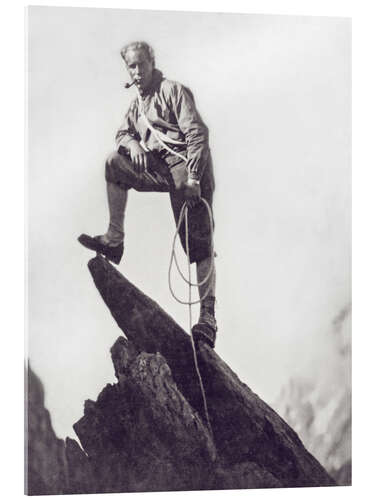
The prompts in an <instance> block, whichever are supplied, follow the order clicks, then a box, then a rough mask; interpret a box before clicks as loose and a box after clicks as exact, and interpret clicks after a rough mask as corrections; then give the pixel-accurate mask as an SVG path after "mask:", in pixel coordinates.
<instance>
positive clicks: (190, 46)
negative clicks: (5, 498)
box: [25, 5, 352, 495]
mask: <svg viewBox="0 0 375 500" xmlns="http://www.w3.org/2000/svg"><path fill="white" fill-rule="evenodd" d="M135 7H136V5H135ZM351 32H352V21H351V18H350V17H345V16H315V15H311V16H309V15H279V14H250V13H235V12H233V13H223V12H217V13H215V12H196V11H183V12H182V11H172V10H170V11H166V10H164V11H162V10H156V9H155V10H137V9H136V8H134V9H130V8H123V9H119V8H89V7H55V6H50V7H49V6H30V7H28V8H27V11H26V33H27V34H26V59H27V67H26V79H27V94H26V99H27V103H26V106H27V122H26V134H27V148H26V170H27V180H26V188H25V189H26V200H27V207H26V217H27V220H26V224H27V234H26V239H27V255H26V260H27V273H26V307H27V324H26V330H27V349H26V359H25V366H26V382H27V383H26V385H25V400H26V403H25V409H26V417H25V424H26V425H25V493H26V494H27V495H67V494H84V493H135V492H171V491H175V492H177V491H191V492H196V491H203V490H206V491H210V490H246V489H247V490H254V489H266V488H272V489H275V488H311V487H325V488H334V487H340V486H341V487H346V486H351V485H352V328H351V325H352V286H351V281H352V279H351V244H352V243H351V239H352V225H351V156H352V150H351V149H352V143H351V142H352V138H351V134H352V124H351V121H352V116H351V115H352V109H351V106H352V102H351V92H352V83H351V78H352V33H351Z"/></svg>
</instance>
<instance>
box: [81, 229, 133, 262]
mask: <svg viewBox="0 0 375 500" xmlns="http://www.w3.org/2000/svg"><path fill="white" fill-rule="evenodd" d="M78 241H79V242H80V243H81V245H83V246H84V247H85V248H88V249H89V250H93V251H94V252H97V253H99V254H102V255H104V257H106V258H107V259H108V260H110V261H111V262H113V263H114V264H119V263H120V261H121V258H122V255H123V253H124V244H123V243H120V245H118V246H116V247H109V246H108V245H103V243H100V241H98V240H97V239H96V238H93V237H91V236H88V235H87V234H81V236H79V237H78Z"/></svg>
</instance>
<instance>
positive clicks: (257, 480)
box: [28, 256, 335, 494]
mask: <svg viewBox="0 0 375 500" xmlns="http://www.w3.org/2000/svg"><path fill="white" fill-rule="evenodd" d="M89 269H90V272H91V274H92V276H93V279H94V282H95V285H96V287H97V288H98V290H99V292H100V294H101V296H102V297H103V300H104V302H105V303H106V304H107V306H108V307H109V309H110V311H111V313H112V315H113V317H114V319H115V320H116V322H117V324H118V325H119V327H120V328H121V329H122V331H123V332H124V333H125V335H126V338H125V337H122V336H121V337H119V338H118V339H117V341H116V342H115V344H114V345H113V347H112V349H111V356H112V361H113V365H114V368H115V374H116V377H117V379H118V382H117V383H116V384H112V385H111V384H108V385H107V386H106V387H105V388H104V389H103V390H102V392H101V393H100V394H99V396H98V399H97V401H96V402H93V401H90V400H88V401H86V402H85V408H84V415H83V417H82V418H81V419H80V420H79V421H78V422H77V423H76V424H74V426H73V427H74V430H75V432H76V433H77V435H78V437H79V439H80V442H81V444H82V447H83V450H82V448H81V447H80V446H79V445H78V443H77V442H76V441H74V440H71V439H69V438H68V439H67V440H66V443H65V445H64V443H63V442H61V440H58V439H57V438H56V436H55V435H54V433H53V430H52V429H51V428H50V427H49V428H48V436H47V435H46V436H45V434H44V429H41V428H38V429H37V430H34V431H33V434H32V435H30V436H29V438H31V442H32V443H35V442H36V441H42V442H43V443H44V442H45V443H47V442H48V447H47V445H43V449H42V450H41V451H40V452H39V451H38V453H36V454H35V452H34V451H33V453H34V454H30V452H29V459H30V460H31V465H32V470H31V472H30V473H29V488H28V489H29V493H30V491H31V492H32V494H46V493H109V492H137V491H138V492H141V491H170V490H175V491H177V490H204V489H239V488H275V487H299V486H331V485H334V484H335V482H334V480H333V479H332V478H331V477H330V476H329V474H328V473H327V472H326V471H325V469H324V468H323V467H322V466H321V465H320V464H319V462H318V461H317V460H316V459H315V458H314V457H313V456H312V455H311V454H310V453H309V452H307V451H306V449H305V448H304V446H303V445H302V443H301V441H300V439H299V437H298V436H297V434H296V433H295V432H294V431H293V430H292V429H291V428H290V427H289V426H288V425H287V424H286V422H285V421H284V420H282V419H281V418H280V417H279V416H278V415H277V413H275V412H274V411H273V410H272V409H271V408H270V407H269V406H267V405H266V404H265V403H264V402H263V401H262V400H261V399H260V398H259V397H258V396H257V395H256V394H254V393H253V392H252V391H251V390H250V389H249V388H248V387H247V386H246V385H244V384H243V383H242V382H241V381H240V380H239V379H238V377H237V376H236V375H235V374H234V373H233V372H232V371H231V369H230V368H229V367H228V366H227V365H226V364H225V363H224V361H223V360H222V359H220V357H219V356H218V355H217V354H216V353H215V352H214V351H213V350H212V349H211V348H209V347H208V346H206V345H205V344H199V346H198V361H199V366H200V370H201V375H202V379H203V383H204V386H205V390H206V397H207V405H208V412H209V415H210V423H211V426H212V431H213V435H211V434H210V432H209V431H208V430H207V425H206V422H205V413H204V411H203V403H202V395H201V392H200V387H199V383H198V377H197V373H196V371H195V368H194V361H193V354H192V346H191V343H190V338H189V336H188V335H187V334H186V333H185V332H184V331H183V330H182V329H181V328H180V327H179V326H178V325H177V324H176V323H175V322H174V320H173V319H172V318H171V317H170V316H168V315H167V314H166V313H165V312H164V311H163V310H162V309H161V308H160V307H159V306H158V305H157V304H156V303H155V302H154V301H152V300H151V299H149V298H148V297H146V296H145V295H144V294H143V293H142V292H140V291H139V290H138V289H137V288H136V287H135V286H134V285H132V284H131V283H130V282H129V281H128V280H126V279H125V278H124V277H123V276H122V275H121V274H120V273H119V272H118V271H117V270H116V269H114V268H113V266H111V265H110V264H109V263H108V262H107V261H106V260H105V259H103V258H102V257H99V256H98V257H96V258H95V259H92V260H91V261H90V262H89ZM29 413H30V412H29ZM31 413H32V414H33V416H32V420H35V417H34V415H44V418H45V415H46V410H45V408H44V405H43V398H40V397H39V401H38V404H37V405H34V406H33V408H32V409H31ZM47 413H48V412H47ZM47 420H48V419H47ZM34 427H35V425H34ZM51 432H52V433H51ZM29 446H30V445H29ZM33 446H34V445H32V446H31V447H32V448H33ZM47 448H48V449H47ZM52 451H53V454H52V455H53V458H52V459H50V456H51V453H52ZM30 460H29V463H30ZM43 461H44V462H45V463H46V464H47V463H48V462H49V461H51V464H54V465H53V467H52V468H51V469H50V471H49V472H48V473H46V472H45V470H46V467H45V468H43V467H40V466H39V464H40V463H41V462H43ZM34 465H35V466H34ZM41 470H42V471H43V474H42V475H41V477H42V480H43V483H40V484H39V483H38V481H39V476H40V474H39V472H40V471H41ZM38 474H39V475H38ZM35 485H36V486H35ZM48 488H49V489H48ZM52 490H53V491H52Z"/></svg>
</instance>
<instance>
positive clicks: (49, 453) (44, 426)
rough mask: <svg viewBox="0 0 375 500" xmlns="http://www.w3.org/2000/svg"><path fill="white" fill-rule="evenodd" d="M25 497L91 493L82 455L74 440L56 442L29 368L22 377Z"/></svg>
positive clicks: (39, 385)
mask: <svg viewBox="0 0 375 500" xmlns="http://www.w3.org/2000/svg"><path fill="white" fill-rule="evenodd" d="M26 376H27V379H26V406H25V409H26V418H25V424H26V439H27V442H26V449H25V459H26V468H25V469H26V470H25V472H26V477H25V493H26V494H27V495H61V494H66V493H91V492H93V476H92V473H91V466H90V463H89V460H88V458H87V456H86V454H85V453H84V452H83V451H82V449H81V448H80V446H79V444H78V443H77V442H76V441H74V439H69V438H67V439H66V442H65V443H64V441H63V440H62V439H58V438H57V436H56V434H55V431H54V430H53V428H52V425H51V417H50V414H49V411H48V410H47V409H46V408H45V406H44V389H43V384H42V382H41V381H40V379H39V378H38V377H37V376H36V375H35V373H34V372H33V370H32V369H31V367H30V366H29V367H28V370H27V373H26Z"/></svg>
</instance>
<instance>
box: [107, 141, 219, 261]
mask: <svg viewBox="0 0 375 500" xmlns="http://www.w3.org/2000/svg"><path fill="white" fill-rule="evenodd" d="M187 177H188V171H187V166H186V163H185V162H184V161H183V160H180V159H179V158H177V160H175V159H174V158H171V157H167V158H165V159H163V158H161V157H160V156H159V155H157V154H153V153H152V154H151V155H150V166H149V167H148V168H147V170H146V171H144V172H141V173H139V172H137V170H136V169H135V167H134V165H133V164H132V162H131V159H130V156H129V155H128V154H127V152H126V151H125V150H122V151H121V152H117V151H116V152H114V153H112V154H111V155H110V156H109V158H108V159H107V161H106V164H105V179H106V181H107V182H112V183H114V184H117V185H118V186H119V187H120V188H122V189H124V190H129V189H135V190H136V191H140V192H165V193H169V197H170V202H171V207H172V210H173V215H174V219H175V222H176V224H177V222H178V219H179V216H180V212H181V208H182V206H183V204H184V201H185V198H184V191H183V187H182V186H183V183H184V181H186V179H187ZM200 185H201V197H202V198H204V199H205V200H206V201H207V203H208V204H209V206H210V208H211V212H212V202H213V193H214V189H215V180H214V175H213V166H212V160H211V155H209V157H208V160H207V164H206V166H205V169H204V172H203V176H202V178H201V181H200ZM188 233H189V239H188V241H189V255H190V262H191V263H193V262H200V261H202V260H204V259H206V258H208V257H209V256H210V255H211V243H212V242H211V239H212V235H211V228H210V219H209V215H208V213H207V208H206V206H205V204H204V203H203V202H200V203H198V204H196V205H195V206H194V207H193V208H189V211H188ZM179 238H180V241H181V244H182V247H183V249H184V251H185V252H186V238H185V224H184V223H183V224H181V226H180V229H179Z"/></svg>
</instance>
